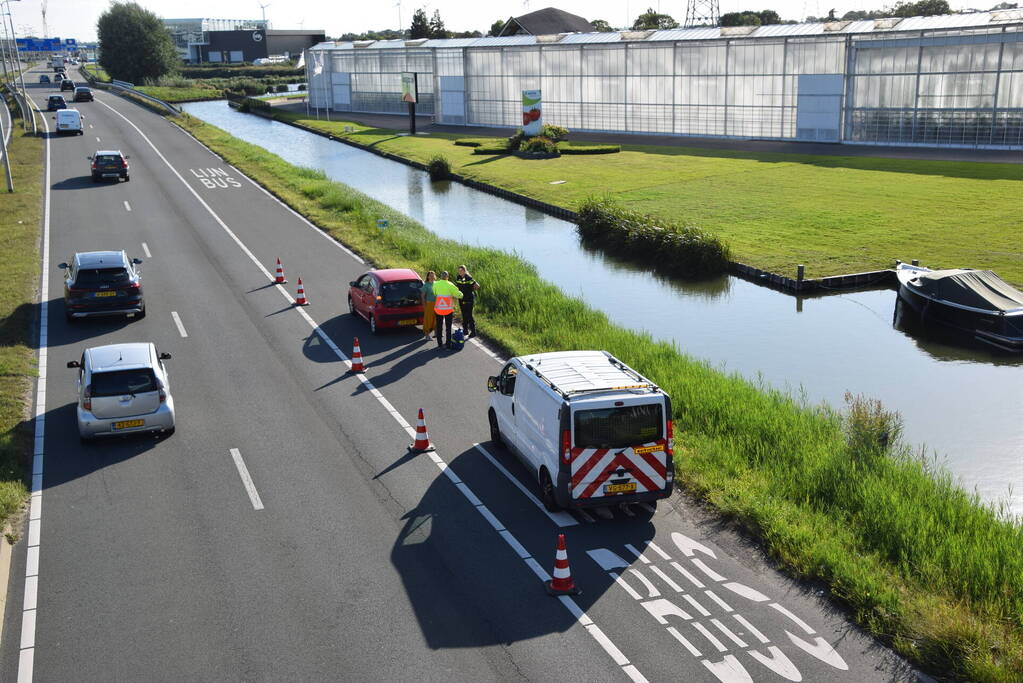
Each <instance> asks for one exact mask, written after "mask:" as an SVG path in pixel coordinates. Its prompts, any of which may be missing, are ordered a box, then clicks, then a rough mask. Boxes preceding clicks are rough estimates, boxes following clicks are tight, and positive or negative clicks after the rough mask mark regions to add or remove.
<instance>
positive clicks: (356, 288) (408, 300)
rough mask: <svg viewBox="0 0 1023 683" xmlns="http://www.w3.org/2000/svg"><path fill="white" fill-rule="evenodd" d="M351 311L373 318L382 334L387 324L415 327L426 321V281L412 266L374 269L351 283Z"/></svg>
mask: <svg viewBox="0 0 1023 683" xmlns="http://www.w3.org/2000/svg"><path fill="white" fill-rule="evenodd" d="M348 284H349V285H350V287H349V290H348V310H349V311H351V312H352V315H360V316H362V317H363V318H365V319H366V320H368V321H369V329H370V331H372V332H373V334H378V333H379V331H380V330H381V329H384V328H387V327H412V326H414V325H421V324H422V323H423V303H422V299H421V295H422V291H423V280H422V278H420V277H419V275H418V274H417V273H416V271H414V270H411V269H409V268H387V269H384V270H371V271H369V272H368V273H366V274H365V275H363V276H362V277H360V278H359V279H358V280H355V281H353V282H349V283H348Z"/></svg>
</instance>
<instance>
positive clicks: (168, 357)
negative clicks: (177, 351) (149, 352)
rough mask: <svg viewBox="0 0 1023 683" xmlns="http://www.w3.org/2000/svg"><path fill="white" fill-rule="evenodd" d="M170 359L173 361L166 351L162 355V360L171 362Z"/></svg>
mask: <svg viewBox="0 0 1023 683" xmlns="http://www.w3.org/2000/svg"><path fill="white" fill-rule="evenodd" d="M170 359H171V355H170V354H169V353H167V352H166V351H164V352H162V353H161V354H160V360H170Z"/></svg>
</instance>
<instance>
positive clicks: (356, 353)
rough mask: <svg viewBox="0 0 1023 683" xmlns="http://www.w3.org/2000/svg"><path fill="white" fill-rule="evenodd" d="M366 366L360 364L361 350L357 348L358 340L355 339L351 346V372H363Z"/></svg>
mask: <svg viewBox="0 0 1023 683" xmlns="http://www.w3.org/2000/svg"><path fill="white" fill-rule="evenodd" d="M365 369H366V366H365V365H363V364H362V349H360V348H359V338H358V337H355V342H354V343H353V344H352V372H363V371H364V370H365Z"/></svg>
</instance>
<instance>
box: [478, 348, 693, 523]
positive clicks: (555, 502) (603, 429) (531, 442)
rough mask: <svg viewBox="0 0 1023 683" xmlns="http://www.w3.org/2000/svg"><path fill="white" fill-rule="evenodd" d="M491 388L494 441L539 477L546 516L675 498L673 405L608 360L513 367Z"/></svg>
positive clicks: (540, 359)
mask: <svg viewBox="0 0 1023 683" xmlns="http://www.w3.org/2000/svg"><path fill="white" fill-rule="evenodd" d="M487 389H488V390H489V391H490V410H489V411H488V414H487V417H488V419H489V421H490V437H491V441H494V442H495V443H503V444H504V445H506V446H508V448H509V449H510V450H511V451H512V452H513V453H515V455H517V456H518V458H519V459H520V460H521V461H522V463H523V464H524V465H525V466H526V468H527V469H529V470H530V472H531V473H534V474H535V476H536V478H537V483H538V485H539V488H540V496H541V498H542V500H543V503H544V506H545V507H546V508H547V509H548V510H552V511H553V510H558V509H560V508H581V507H591V506H608V505H620V504H626V503H644V502H645V503H650V504H653V505H655V504H656V501H658V500H660V499H661V498H667V497H668V496H670V495H671V491H672V486H673V484H674V478H675V468H674V464H673V462H672V454H673V453H672V451H673V448H674V433H673V427H672V419H671V400H670V399H669V398H668V395H667V394H666V393H664V392H663V391H662V390H661V389H660V388H659V387H658V386H657V385H656V384H654V383H653V382H651V381H650V380H648V379H646V378H645V377H643V376H642V375H640V374H639V373H638V372H636V371H635V370H633V369H632V368H630V367H629V366H627V365H626V364H625V363H623V362H621V361H620V360H618V359H617V358H615V357H614V356H612V355H611V354H609V353H608V352H606V351H557V352H554V353H539V354H534V355H531V356H520V357H517V358H512V359H511V360H509V361H508V363H507V364H505V366H504V369H503V370H501V374H499V375H497V376H495V377H491V378H489V379H488V380H487Z"/></svg>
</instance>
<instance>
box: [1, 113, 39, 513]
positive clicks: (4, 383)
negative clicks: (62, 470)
mask: <svg viewBox="0 0 1023 683" xmlns="http://www.w3.org/2000/svg"><path fill="white" fill-rule="evenodd" d="M5 106H6V105H5ZM16 112H17V107H15V108H14V109H13V110H12V115H13V113H16ZM10 155H11V175H12V176H13V180H14V190H15V191H14V192H13V193H10V194H8V193H7V192H6V189H7V187H6V185H5V184H4V185H3V186H2V187H0V192H3V194H0V206H2V207H3V209H2V210H0V250H2V251H3V253H4V268H3V269H0V527H2V526H3V525H4V524H5V523H6V521H7V520H8V518H9V517H10V516H11V515H12V514H14V513H15V512H17V511H18V509H19V508H20V507H21V505H22V504H23V503H24V501H25V498H26V496H27V495H28V489H27V488H26V487H25V474H26V471H25V467H26V464H27V463H28V462H29V455H30V454H31V452H32V451H31V446H32V425H31V423H29V422H28V419H29V415H30V405H29V397H30V396H31V390H32V380H33V379H34V378H35V376H36V374H37V373H36V358H35V349H34V343H33V339H34V334H33V331H32V324H33V322H34V319H35V310H36V303H35V301H36V292H37V283H38V278H39V230H40V225H41V216H42V196H43V175H42V169H43V140H42V138H37V137H33V136H32V134H31V130H30V131H29V133H28V134H25V133H24V132H23V131H22V130H21V127H20V125H15V127H14V131H13V133H12V134H11V143H10ZM2 182H3V181H0V183H2Z"/></svg>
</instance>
